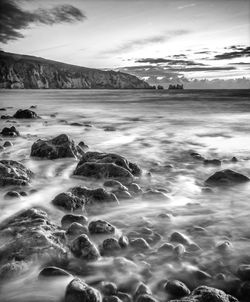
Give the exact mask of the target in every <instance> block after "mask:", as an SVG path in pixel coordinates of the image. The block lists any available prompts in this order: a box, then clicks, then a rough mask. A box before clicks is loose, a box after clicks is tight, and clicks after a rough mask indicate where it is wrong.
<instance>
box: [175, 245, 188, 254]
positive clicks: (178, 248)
mask: <svg viewBox="0 0 250 302" xmlns="http://www.w3.org/2000/svg"><path fill="white" fill-rule="evenodd" d="M185 252H186V249H185V247H184V245H183V244H181V243H179V244H177V245H176V246H175V248H174V255H175V256H176V257H182V256H183V255H184V254H185Z"/></svg>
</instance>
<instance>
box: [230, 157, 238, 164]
mask: <svg viewBox="0 0 250 302" xmlns="http://www.w3.org/2000/svg"><path fill="white" fill-rule="evenodd" d="M238 161H239V160H238V158H237V157H235V156H233V157H232V158H231V162H233V163H237V162H238Z"/></svg>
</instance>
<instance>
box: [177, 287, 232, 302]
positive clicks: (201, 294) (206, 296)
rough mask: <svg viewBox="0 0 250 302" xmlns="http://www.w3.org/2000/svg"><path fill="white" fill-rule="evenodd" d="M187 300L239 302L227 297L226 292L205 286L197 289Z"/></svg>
mask: <svg viewBox="0 0 250 302" xmlns="http://www.w3.org/2000/svg"><path fill="white" fill-rule="evenodd" d="M185 299H186V300H184V301H185V302H204V301H207V302H238V300H237V299H236V298H234V297H232V296H230V295H227V294H226V293H225V292H224V291H222V290H219V289H216V288H212V287H208V286H204V285H203V286H199V287H198V288H196V289H195V290H194V291H193V292H192V294H191V295H190V296H189V297H188V298H185ZM180 302H181V301H180Z"/></svg>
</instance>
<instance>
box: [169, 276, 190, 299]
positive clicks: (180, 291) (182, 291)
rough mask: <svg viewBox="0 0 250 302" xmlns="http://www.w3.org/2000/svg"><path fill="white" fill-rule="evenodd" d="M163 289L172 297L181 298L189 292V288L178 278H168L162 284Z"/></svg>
mask: <svg viewBox="0 0 250 302" xmlns="http://www.w3.org/2000/svg"><path fill="white" fill-rule="evenodd" d="M164 289H165V291H166V292H167V293H168V294H169V295H170V296H171V297H172V298H182V297H185V296H188V295H189V294H190V290H189V289H188V288H187V286H186V285H185V284H184V283H183V282H181V281H178V280H170V281H168V282H167V283H166V284H165V285H164Z"/></svg>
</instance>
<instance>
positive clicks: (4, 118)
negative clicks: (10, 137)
mask: <svg viewBox="0 0 250 302" xmlns="http://www.w3.org/2000/svg"><path fill="white" fill-rule="evenodd" d="M11 118H12V116H11V115H1V119H2V120H8V119H11Z"/></svg>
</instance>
